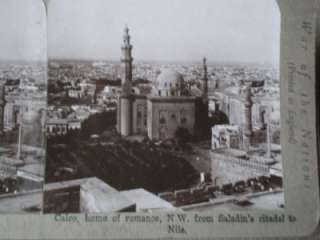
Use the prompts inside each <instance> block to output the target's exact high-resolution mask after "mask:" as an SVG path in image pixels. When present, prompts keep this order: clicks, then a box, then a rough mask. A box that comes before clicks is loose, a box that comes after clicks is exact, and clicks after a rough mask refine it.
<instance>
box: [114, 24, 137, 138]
mask: <svg viewBox="0 0 320 240" xmlns="http://www.w3.org/2000/svg"><path fill="white" fill-rule="evenodd" d="M121 50H122V58H121V71H122V72H121V73H122V76H121V84H122V92H121V95H120V97H119V101H118V108H117V111H118V112H117V118H118V119H117V130H118V132H119V133H120V134H121V135H122V136H130V135H131V134H132V128H133V127H132V101H133V94H132V61H133V58H132V45H131V43H130V35H129V28H128V27H127V26H126V27H125V29H124V36H123V45H122V48H121Z"/></svg>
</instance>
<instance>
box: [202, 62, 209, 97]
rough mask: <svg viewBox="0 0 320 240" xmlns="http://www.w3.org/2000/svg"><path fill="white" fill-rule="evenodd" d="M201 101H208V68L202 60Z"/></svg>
mask: <svg viewBox="0 0 320 240" xmlns="http://www.w3.org/2000/svg"><path fill="white" fill-rule="evenodd" d="M202 80H203V93H202V97H203V100H206V101H207V100H208V67H207V59H206V58H203V77H202Z"/></svg>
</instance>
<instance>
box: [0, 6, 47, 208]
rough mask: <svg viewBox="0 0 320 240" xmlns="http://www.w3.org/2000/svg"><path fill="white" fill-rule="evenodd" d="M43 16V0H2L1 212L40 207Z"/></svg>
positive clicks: (44, 83)
mask: <svg viewBox="0 0 320 240" xmlns="http://www.w3.org/2000/svg"><path fill="white" fill-rule="evenodd" d="M45 18H46V16H45V8H44V6H43V5H42V4H41V2H39V1H36V0H30V1H23V2H21V1H18V0H13V1H0V35H1V40H0V213H28V212H32V213H34V212H38V213H40V212H41V211H42V199H43V195H42V190H43V182H44V165H45V142H46V137H45V117H46V103H47V77H46V76H47V69H46V62H47V52H46V35H45V34H46V20H45Z"/></svg>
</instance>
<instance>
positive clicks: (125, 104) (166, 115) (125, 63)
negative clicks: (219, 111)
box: [117, 27, 208, 140]
mask: <svg viewBox="0 0 320 240" xmlns="http://www.w3.org/2000/svg"><path fill="white" fill-rule="evenodd" d="M123 39H124V43H123V46H122V59H121V64H122V67H121V69H122V73H123V74H122V91H121V94H120V97H119V100H118V106H117V130H118V132H119V133H120V134H121V135H122V136H131V135H144V136H148V137H149V138H150V139H155V140H165V139H170V138H174V137H175V133H176V131H177V129H178V128H184V129H187V130H188V132H189V133H190V134H191V135H194V133H195V129H197V126H196V123H200V122H201V121H199V119H202V122H203V120H204V121H205V122H206V123H208V120H206V119H208V100H207V91H208V78H207V71H206V69H207V67H206V61H205V60H204V63H203V65H204V79H203V80H204V84H203V94H202V96H200V97H195V96H192V95H191V94H190V91H189V89H188V88H187V86H186V84H185V82H184V79H183V76H182V75H181V74H180V73H178V72H176V71H173V70H170V69H166V70H164V71H162V72H161V73H160V75H159V76H158V78H157V79H156V81H155V83H154V86H153V89H152V91H151V93H150V94H148V95H142V94H139V93H136V92H135V91H134V90H133V88H132V61H133V58H132V45H131V43H130V36H129V29H128V28H127V27H126V29H125V33H124V38H123ZM197 98H200V101H199V99H197ZM197 100H198V101H197ZM199 103H201V104H200V105H203V106H204V107H202V108H201V109H202V110H203V109H204V111H201V113H200V112H199V114H196V112H197V109H196V108H197V107H199ZM205 110H206V111H205Z"/></svg>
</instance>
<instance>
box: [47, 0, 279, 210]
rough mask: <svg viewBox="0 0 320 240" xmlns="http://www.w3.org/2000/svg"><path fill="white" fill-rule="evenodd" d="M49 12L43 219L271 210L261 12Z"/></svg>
mask: <svg viewBox="0 0 320 240" xmlns="http://www.w3.org/2000/svg"><path fill="white" fill-rule="evenodd" d="M73 3H74V1H71V0H63V1H62V0H53V1H48V5H47V8H48V16H47V22H48V25H47V32H48V107H47V120H46V123H45V130H46V140H47V160H46V167H45V185H44V198H43V201H44V202H43V212H44V213H113V212H147V213H151V212H157V211H185V212H188V211H197V212H203V211H208V212H209V211H211V212H212V211H215V210H217V209H219V210H221V209H227V210H253V209H263V210H280V211H281V210H282V209H284V208H285V199H284V192H283V183H282V178H283V170H282V157H281V156H282V155H281V144H280V138H281V131H280V80H279V61H280V60H279V59H280V11H279V7H278V5H277V3H276V1H269V0H261V1H254V0H228V1H221V0H214V1H212V0H201V1H181V0H176V1H169V0H164V1H147V0H140V1H130V0H117V1H116V0H108V1H103V0H90V1H89V0H78V1H77V4H73Z"/></svg>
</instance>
